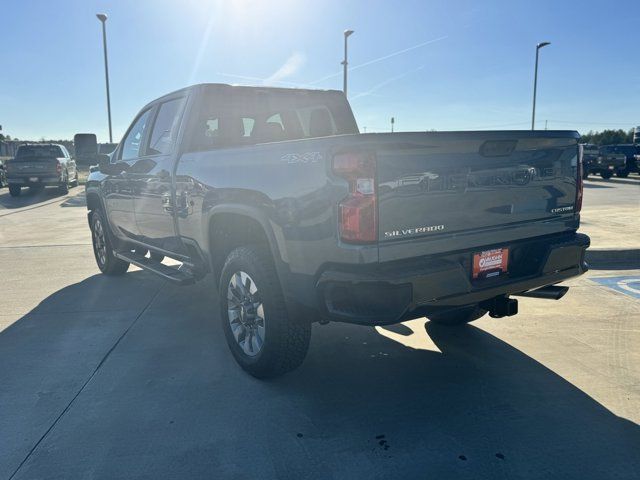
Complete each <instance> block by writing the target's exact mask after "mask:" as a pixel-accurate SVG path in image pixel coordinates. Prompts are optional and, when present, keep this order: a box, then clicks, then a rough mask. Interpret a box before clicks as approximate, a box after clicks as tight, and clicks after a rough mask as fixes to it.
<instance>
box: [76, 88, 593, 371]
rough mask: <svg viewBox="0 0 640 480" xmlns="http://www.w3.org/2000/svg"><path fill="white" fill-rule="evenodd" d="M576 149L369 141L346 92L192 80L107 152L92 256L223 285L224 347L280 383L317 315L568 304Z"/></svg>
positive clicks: (385, 320) (554, 142)
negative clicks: (524, 302) (526, 300)
mask: <svg viewBox="0 0 640 480" xmlns="http://www.w3.org/2000/svg"><path fill="white" fill-rule="evenodd" d="M578 139H579V135H578V134H577V132H573V131H530V130H526V131H494V132H487V131H485V132H433V133H423V132H413V133H382V134H360V133H359V131H358V127H357V125H356V121H355V119H354V117H353V113H352V111H351V108H350V106H349V103H348V102H347V99H346V97H345V96H344V94H343V93H342V92H337V91H314V90H302V89H278V88H265V87H254V88H251V87H240V86H230V85H220V84H207V85H196V86H193V87H189V88H186V89H183V90H179V91H177V92H174V93H171V94H169V95H166V96H164V97H162V98H159V99H157V100H155V101H153V102H151V103H149V104H148V105H146V106H145V107H143V108H142V110H141V111H140V113H138V115H137V116H136V117H135V118H134V120H133V122H132V123H131V126H130V127H129V129H128V130H127V132H126V133H125V135H124V138H123V140H122V141H121V142H120V144H119V145H118V147H117V148H116V150H115V151H114V152H113V154H112V155H111V156H106V155H102V156H100V157H99V162H100V163H99V168H98V170H95V171H93V172H92V173H91V174H90V176H89V179H88V182H87V187H86V195H87V208H88V210H89V214H88V220H89V226H90V228H91V232H92V239H93V250H94V254H95V257H96V262H97V264H98V268H99V269H100V270H101V271H102V272H103V273H105V274H107V275H122V274H124V273H125V272H126V271H127V269H128V268H129V265H130V264H134V265H137V266H139V267H141V268H143V269H145V270H147V271H149V272H151V273H154V274H157V275H160V276H162V277H164V278H165V279H167V280H170V281H172V282H175V283H177V284H182V285H185V284H190V283H193V282H195V281H198V280H200V279H202V278H204V277H205V276H206V275H207V274H211V275H213V277H214V278H215V280H216V283H217V288H218V301H219V305H220V311H219V313H218V316H219V319H220V321H221V322H222V328H223V330H224V334H225V336H226V339H227V343H228V345H229V348H230V350H231V353H232V355H233V356H234V358H235V359H236V361H237V362H238V363H239V364H240V365H241V366H242V368H244V369H245V370H246V371H248V372H249V373H250V374H252V375H254V376H256V377H260V378H264V377H272V376H276V375H280V374H282V373H285V372H287V371H289V370H292V369H294V368H296V367H297V366H298V365H300V363H301V362H302V361H303V359H304V357H305V355H306V352H307V348H308V346H309V339H310V335H311V324H312V323H313V322H318V323H321V324H324V323H327V322H329V321H338V322H348V323H355V324H360V325H385V324H393V323H397V322H401V321H405V320H409V319H412V318H418V317H422V316H426V317H428V318H429V319H430V320H431V321H433V322H437V323H441V324H445V325H461V324H464V323H467V322H471V321H473V320H476V319H478V318H480V317H482V316H483V315H485V314H486V313H489V314H490V315H491V316H493V317H504V316H510V315H514V314H516V313H517V309H518V303H517V299H515V298H512V296H515V295H521V296H522V295H524V296H528V297H535V298H544V299H555V300H557V299H559V298H560V297H562V295H564V293H565V292H566V291H567V288H568V287H565V286H559V285H557V284H558V283H560V282H562V281H564V280H567V279H569V278H572V277H575V276H578V275H581V274H582V273H584V272H585V271H586V270H587V265H586V263H585V262H584V253H585V250H586V248H587V247H588V246H589V237H587V236H586V235H583V234H580V233H577V232H576V230H577V229H578V226H579V224H580V215H579V212H580V208H581V205H582V172H581V166H582V165H581V163H582V161H581V156H580V149H579V148H578ZM148 251H149V252H151V253H155V254H156V255H159V258H160V259H161V258H162V257H163V256H166V257H170V258H172V259H174V260H177V261H178V262H179V263H181V265H180V266H179V267H176V266H169V265H167V264H164V263H162V262H161V261H160V260H158V258H154V257H153V256H152V255H150V254H148V253H147V252H148ZM211 293H212V295H213V294H214V292H211ZM202 314H203V315H211V316H214V315H212V314H211V312H205V311H203V312H202Z"/></svg>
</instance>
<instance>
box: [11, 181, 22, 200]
mask: <svg viewBox="0 0 640 480" xmlns="http://www.w3.org/2000/svg"><path fill="white" fill-rule="evenodd" d="M21 190H22V188H21V187H20V185H16V184H15V183H10V184H9V195H11V196H12V197H19V196H20V191H21Z"/></svg>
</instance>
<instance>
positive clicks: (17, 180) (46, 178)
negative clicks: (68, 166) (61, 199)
mask: <svg viewBox="0 0 640 480" xmlns="http://www.w3.org/2000/svg"><path fill="white" fill-rule="evenodd" d="M32 178H37V180H35V181H32V180H31V179H32ZM60 182H61V179H60V178H59V177H58V176H56V175H28V176H23V177H22V176H21V177H13V176H11V177H8V178H7V183H9V184H14V185H20V186H23V187H29V186H32V185H45V186H47V185H50V186H54V185H59V184H60Z"/></svg>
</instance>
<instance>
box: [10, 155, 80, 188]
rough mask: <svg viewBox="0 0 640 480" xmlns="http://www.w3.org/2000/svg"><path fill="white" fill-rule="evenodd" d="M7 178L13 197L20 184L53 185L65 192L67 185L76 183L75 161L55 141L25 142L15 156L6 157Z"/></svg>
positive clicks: (34, 186) (32, 185)
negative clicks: (7, 158) (8, 158)
mask: <svg viewBox="0 0 640 480" xmlns="http://www.w3.org/2000/svg"><path fill="white" fill-rule="evenodd" d="M5 167H6V170H7V182H8V183H9V193H10V194H11V196H13V197H17V196H18V195H20V191H21V190H22V187H31V188H44V187H45V186H55V187H57V188H58V190H59V191H60V193H62V194H66V193H68V191H69V186H74V187H75V186H77V185H78V170H77V169H76V162H75V160H74V159H73V158H71V155H69V152H68V151H67V149H66V148H65V147H64V145H58V144H55V143H35V144H25V145H20V146H19V147H18V151H17V152H16V156H15V158H13V159H10V160H7V162H6V164H5Z"/></svg>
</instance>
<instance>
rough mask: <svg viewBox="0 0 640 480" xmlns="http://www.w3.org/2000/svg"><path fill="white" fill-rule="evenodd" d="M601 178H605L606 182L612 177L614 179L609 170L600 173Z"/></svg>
mask: <svg viewBox="0 0 640 480" xmlns="http://www.w3.org/2000/svg"><path fill="white" fill-rule="evenodd" d="M600 176H601V177H602V178H604V179H605V180H609V179H610V178H611V177H613V173H612V172H610V171H609V170H604V171H602V172H600Z"/></svg>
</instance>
